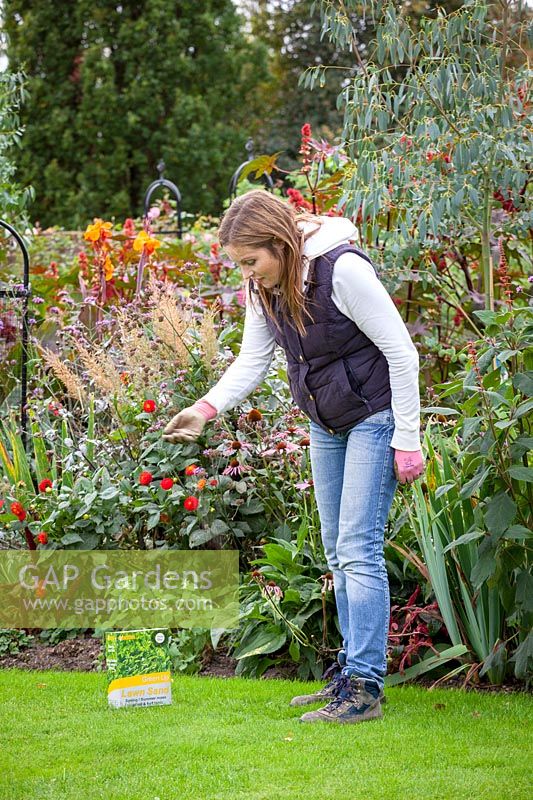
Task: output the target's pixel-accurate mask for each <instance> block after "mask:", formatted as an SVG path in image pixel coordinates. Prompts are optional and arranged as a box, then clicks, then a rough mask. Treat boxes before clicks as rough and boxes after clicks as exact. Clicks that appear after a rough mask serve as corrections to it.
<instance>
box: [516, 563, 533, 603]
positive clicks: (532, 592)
mask: <svg viewBox="0 0 533 800" xmlns="http://www.w3.org/2000/svg"><path fill="white" fill-rule="evenodd" d="M516 603H517V605H519V606H520V607H521V608H522V610H523V611H524V612H525V613H526V614H529V613H530V612H532V611H533V576H532V575H530V573H529V572H527V571H526V570H522V572H521V573H520V574H519V576H518V578H517V579H516Z"/></svg>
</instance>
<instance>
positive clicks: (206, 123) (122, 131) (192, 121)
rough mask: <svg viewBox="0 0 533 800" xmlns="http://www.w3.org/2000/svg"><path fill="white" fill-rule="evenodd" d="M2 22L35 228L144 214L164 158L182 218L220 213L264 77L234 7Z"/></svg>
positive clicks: (157, 1)
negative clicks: (16, 75)
mask: <svg viewBox="0 0 533 800" xmlns="http://www.w3.org/2000/svg"><path fill="white" fill-rule="evenodd" d="M2 16H3V22H4V26H5V29H6V31H7V33H8V36H9V42H8V47H7V54H8V57H9V61H10V63H11V64H13V65H14V67H15V68H17V69H18V68H19V66H21V65H24V67H25V69H26V71H27V73H28V75H29V76H30V77H29V79H28V91H29V95H30V99H29V102H28V105H27V106H26V108H25V110H24V113H23V122H24V124H25V126H26V135H25V138H24V142H23V145H24V149H23V152H22V155H21V157H20V161H19V164H20V167H19V169H20V176H21V180H22V181H30V182H33V183H34V185H35V187H36V191H37V195H36V201H35V205H34V207H33V213H34V215H35V216H36V217H37V218H38V219H39V220H40V222H41V223H42V225H44V226H48V225H51V224H57V223H58V222H61V223H62V224H63V226H65V227H66V226H81V225H82V224H85V222H86V220H87V219H90V218H92V217H95V216H103V215H106V216H110V215H118V216H122V217H124V216H128V215H131V214H137V213H140V212H141V210H142V208H141V206H142V201H143V197H144V192H145V190H146V188H147V186H148V184H149V183H150V182H151V181H152V180H154V178H155V177H156V176H157V173H156V165H157V163H158V161H159V159H160V158H164V160H165V162H166V165H167V171H166V176H167V177H169V178H171V179H174V180H175V182H176V183H177V184H178V185H179V186H180V189H181V192H182V196H183V202H184V206H185V207H186V208H187V209H189V210H191V211H199V210H202V211H204V212H211V213H213V212H214V213H216V212H218V211H219V209H220V207H221V205H222V200H223V199H224V197H225V195H226V192H227V184H228V179H229V174H231V164H232V163H235V165H237V164H238V162H239V158H240V154H241V152H242V150H243V146H244V142H245V141H246V138H247V136H248V135H250V134H253V133H254V130H255V125H256V124H257V123H255V122H254V120H257V108H256V100H255V97H254V90H255V87H256V86H257V84H258V82H260V81H261V79H262V76H263V74H264V48H263V47H262V46H261V45H260V44H258V43H253V42H251V41H250V40H249V39H248V38H247V37H244V36H243V35H242V32H241V20H240V17H239V16H238V14H237V12H236V10H235V8H234V5H233V3H232V2H231V0H209V2H204V3H202V5H201V8H199V6H198V3H196V2H193V0H186V2H179V3H176V2H174V1H173V0H142V2H138V3H135V4H131V3H123V4H117V3H115V2H112V1H111V0H103V1H102V2H99V3H97V4H95V3H93V2H89V0H75V2H69V3H61V4H59V5H58V4H57V3H55V2H52V0H39V2H37V3H35V2H29V1H28V0H8V1H7V2H6V3H5V4H4V6H3V13H2ZM228 165H230V167H229V168H228ZM228 169H229V171H228Z"/></svg>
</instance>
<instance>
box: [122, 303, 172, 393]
mask: <svg viewBox="0 0 533 800" xmlns="http://www.w3.org/2000/svg"><path fill="white" fill-rule="evenodd" d="M115 319H116V323H117V337H116V341H117V343H118V344H119V347H120V353H119V355H118V357H119V358H120V359H121V361H122V366H123V367H125V368H126V369H125V371H126V372H127V373H128V385H129V386H131V387H132V389H133V391H134V393H136V394H139V395H143V394H144V393H145V392H146V386H147V384H148V385H150V382H151V379H152V376H153V377H154V379H155V376H160V375H164V374H166V372H167V371H168V358H166V356H165V353H164V352H163V346H162V343H161V342H159V341H154V340H151V339H150V338H149V335H148V334H147V332H146V330H145V329H144V327H143V326H142V325H141V324H140V323H139V322H138V321H137V320H136V319H134V318H133V316H132V314H131V312H128V310H127V309H125V308H118V310H117V312H116V314H115Z"/></svg>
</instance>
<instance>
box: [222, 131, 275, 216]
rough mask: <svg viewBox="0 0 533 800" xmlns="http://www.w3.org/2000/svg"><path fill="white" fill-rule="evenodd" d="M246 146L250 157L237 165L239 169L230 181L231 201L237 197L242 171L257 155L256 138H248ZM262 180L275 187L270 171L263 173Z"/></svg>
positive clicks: (270, 186)
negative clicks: (255, 153)
mask: <svg viewBox="0 0 533 800" xmlns="http://www.w3.org/2000/svg"><path fill="white" fill-rule="evenodd" d="M244 147H245V149H246V152H247V153H248V158H247V159H246V161H243V162H242V164H241V165H240V166H239V167H237V169H236V170H235V172H234V173H233V175H232V177H231V181H230V182H229V199H230V201H231V200H233V199H234V198H235V197H237V184H238V183H239V178H240V175H241V172H242V171H243V169H244V168H245V167H246V166H247V165H248V164H249V163H250V161H253V160H254V158H255V156H254V140H253V139H248V141H247V142H246V144H245V145H244ZM261 180H262V181H263V183H264V184H265V185H266V186H267V187H268V189H273V188H274V181H273V180H272V177H271V176H270V175H269V174H268V172H264V173H263V175H262V176H261Z"/></svg>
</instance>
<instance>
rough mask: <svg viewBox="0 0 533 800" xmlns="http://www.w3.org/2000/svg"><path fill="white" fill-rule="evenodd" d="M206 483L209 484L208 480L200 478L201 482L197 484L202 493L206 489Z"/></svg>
mask: <svg viewBox="0 0 533 800" xmlns="http://www.w3.org/2000/svg"><path fill="white" fill-rule="evenodd" d="M206 483H207V481H206V479H205V478H200V480H199V481H198V483H197V484H196V486H197V488H198V489H200V491H201V490H202V489H205V486H206Z"/></svg>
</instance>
